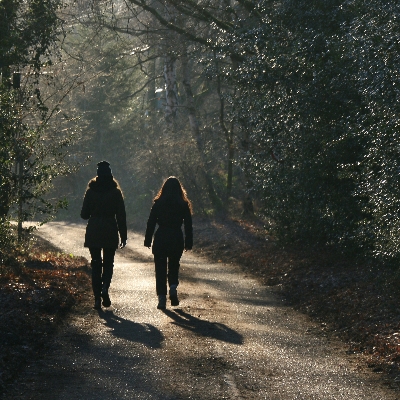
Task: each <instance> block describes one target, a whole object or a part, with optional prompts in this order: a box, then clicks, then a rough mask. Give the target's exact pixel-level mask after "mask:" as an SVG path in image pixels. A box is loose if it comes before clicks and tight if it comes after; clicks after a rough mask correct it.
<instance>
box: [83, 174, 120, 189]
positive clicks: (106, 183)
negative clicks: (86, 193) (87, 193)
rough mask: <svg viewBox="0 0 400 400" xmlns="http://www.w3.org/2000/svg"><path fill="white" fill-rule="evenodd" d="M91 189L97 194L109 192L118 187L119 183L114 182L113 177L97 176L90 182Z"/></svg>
mask: <svg viewBox="0 0 400 400" xmlns="http://www.w3.org/2000/svg"><path fill="white" fill-rule="evenodd" d="M88 186H89V188H90V189H92V190H94V191H95V192H101V193H104V192H109V191H110V190H112V189H115V188H116V187H118V184H117V182H115V181H114V178H113V177H112V176H101V177H99V176H96V178H93V179H92V180H91V181H90V182H89V185H88Z"/></svg>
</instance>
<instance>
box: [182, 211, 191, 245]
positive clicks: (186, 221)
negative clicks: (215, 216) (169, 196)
mask: <svg viewBox="0 0 400 400" xmlns="http://www.w3.org/2000/svg"><path fill="white" fill-rule="evenodd" d="M183 218H184V220H183V222H184V226H185V250H192V247H193V226H192V215H191V214H190V210H189V206H188V205H187V204H186V206H185V214H184V217H183Z"/></svg>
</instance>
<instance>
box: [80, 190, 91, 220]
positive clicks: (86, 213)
mask: <svg viewBox="0 0 400 400" xmlns="http://www.w3.org/2000/svg"><path fill="white" fill-rule="evenodd" d="M81 218H82V219H89V218H90V192H89V189H88V190H87V191H86V193H85V197H84V198H83V205H82V209H81Z"/></svg>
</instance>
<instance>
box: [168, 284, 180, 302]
mask: <svg viewBox="0 0 400 400" xmlns="http://www.w3.org/2000/svg"><path fill="white" fill-rule="evenodd" d="M169 299H170V300H171V306H179V300H178V292H177V290H176V286H175V285H171V287H170V288H169Z"/></svg>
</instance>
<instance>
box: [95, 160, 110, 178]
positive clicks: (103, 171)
mask: <svg viewBox="0 0 400 400" xmlns="http://www.w3.org/2000/svg"><path fill="white" fill-rule="evenodd" d="M97 176H112V171H111V168H110V163H109V162H107V161H100V162H99V163H98V164H97Z"/></svg>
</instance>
